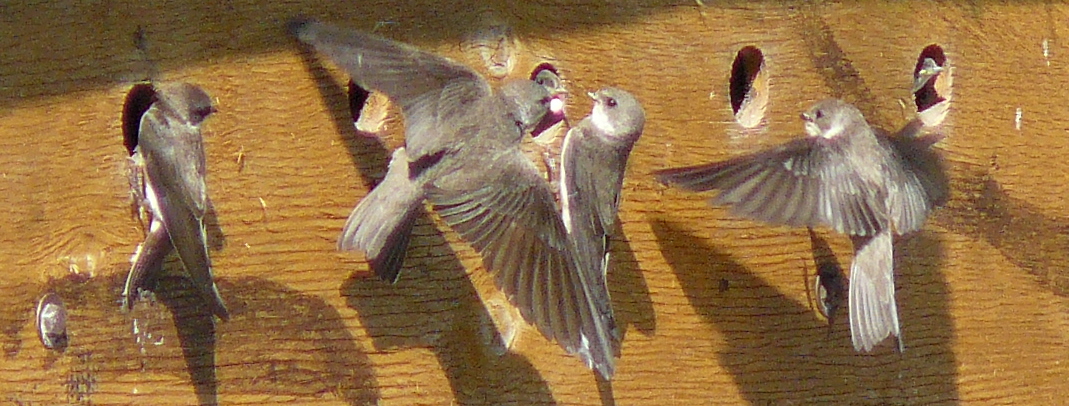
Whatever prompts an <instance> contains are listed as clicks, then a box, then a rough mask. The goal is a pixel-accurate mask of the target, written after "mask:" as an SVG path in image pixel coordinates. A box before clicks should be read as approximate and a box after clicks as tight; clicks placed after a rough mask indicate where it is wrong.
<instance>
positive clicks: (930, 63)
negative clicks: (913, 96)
mask: <svg viewBox="0 0 1069 406" xmlns="http://www.w3.org/2000/svg"><path fill="white" fill-rule="evenodd" d="M942 71H943V67H942V66H939V64H937V63H935V59H932V58H924V61H923V62H921V67H920V69H917V72H916V73H915V74H914V75H913V86H912V87H911V88H910V90H909V92H910V93H917V91H918V90H921V88H922V87H924V85H926V84H928V81H929V80H932V78H934V77H935V76H936V75H938V74H939V73H940V72H942Z"/></svg>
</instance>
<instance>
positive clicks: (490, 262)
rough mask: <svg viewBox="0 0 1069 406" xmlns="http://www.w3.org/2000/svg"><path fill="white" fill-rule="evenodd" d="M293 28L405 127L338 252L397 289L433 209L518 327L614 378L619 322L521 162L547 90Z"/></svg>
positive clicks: (304, 23)
mask: <svg viewBox="0 0 1069 406" xmlns="http://www.w3.org/2000/svg"><path fill="white" fill-rule="evenodd" d="M289 28H290V29H291V31H292V32H293V34H294V36H296V37H297V38H298V39H299V40H300V41H302V42H304V43H307V44H309V45H312V46H313V47H314V48H315V49H316V50H317V51H319V52H321V53H323V54H325V55H327V56H328V57H330V59H331V60H333V61H334V62H335V63H337V64H338V65H340V66H341V67H342V68H343V69H344V70H345V71H346V72H347V73H349V75H350V76H351V77H352V80H353V81H354V82H356V83H357V84H359V85H360V86H362V87H364V88H367V89H372V90H373V91H378V92H382V93H384V94H385V95H386V96H387V97H389V98H390V100H391V101H392V102H394V103H396V104H397V105H399V106H400V107H401V110H402V113H403V114H404V116H405V146H404V148H401V149H398V150H397V151H396V152H395V153H394V154H393V159H392V161H391V162H390V167H389V170H388V171H387V174H386V178H385V179H383V181H382V183H380V184H379V185H378V186H376V187H375V188H374V189H373V190H372V191H371V192H370V193H369V194H368V195H367V196H366V197H365V198H364V199H363V200H362V201H361V202H360V203H359V204H358V205H357V207H356V209H354V210H353V213H352V215H351V216H350V217H349V220H348V221H347V222H346V224H345V227H344V229H343V230H342V234H341V238H340V239H339V241H338V248H339V249H341V250H361V251H364V252H365V253H366V255H367V258H368V262H369V263H370V265H371V267H372V269H373V270H374V271H375V272H376V273H377V274H378V275H379V276H380V277H382V278H383V279H386V280H388V281H392V280H396V278H397V276H398V272H399V271H400V268H401V264H402V262H403V260H404V256H405V249H406V247H407V245H408V238H409V234H410V232H411V228H412V221H413V219H414V218H415V216H416V213H418V210H419V209H420V207H421V206H422V202H423V201H424V200H427V201H430V202H431V204H432V205H433V206H434V209H435V211H436V212H437V213H438V214H439V215H440V216H441V218H442V219H443V220H444V221H445V222H446V223H447V224H448V225H449V226H450V227H452V228H453V229H454V230H456V231H457V232H458V233H459V234H460V235H461V237H463V238H464V239H465V240H466V241H467V242H468V243H470V244H471V245H472V246H473V247H474V248H475V249H476V250H477V251H478V252H479V253H480V254H481V256H482V259H483V265H484V266H485V267H486V268H487V269H488V270H489V271H490V272H492V273H493V274H494V276H495V278H494V280H495V282H496V284H497V286H498V287H499V288H500V289H501V290H503V291H504V292H505V294H506V295H507V296H508V297H509V299H510V300H511V302H512V303H513V304H515V305H516V306H517V307H518V308H519V309H520V311H521V313H522V314H523V316H524V318H525V319H527V320H528V321H529V322H531V323H533V324H535V325H536V326H537V327H538V329H539V330H540V331H541V332H542V334H543V335H545V336H546V337H547V338H550V339H555V340H557V341H558V342H559V343H560V345H561V346H563V347H564V348H565V349H566V350H567V351H568V352H570V353H573V354H577V355H579V357H580V358H581V359H582V360H583V361H585V362H586V363H587V364H588V366H590V367H592V368H593V369H595V370H597V371H598V372H599V373H600V374H601V375H602V376H604V377H606V378H610V377H611V376H612V375H613V372H614V369H615V367H614V363H615V361H614V358H613V356H614V353H615V351H614V348H615V343H613V341H612V338H611V335H610V332H609V331H610V326H612V325H614V322H613V321H612V320H611V319H609V317H611V315H608V316H606V315H603V314H600V312H598V311H597V308H596V306H595V304H594V302H593V300H592V296H593V294H592V293H591V285H590V283H591V282H590V281H588V280H587V279H586V275H585V274H584V273H582V272H578V271H577V265H576V262H575V254H574V248H573V247H572V244H571V242H570V240H569V239H568V236H567V230H566V229H565V227H564V223H563V222H562V220H561V217H560V214H559V213H558V211H557V205H556V203H555V201H554V198H553V194H552V191H551V190H550V188H549V185H548V183H547V182H546V181H545V179H543V178H542V177H541V176H540V175H539V174H538V171H537V169H536V167H535V166H534V164H533V163H532V162H531V161H530V160H529V159H527V158H526V157H524V155H523V154H522V152H521V151H520V141H521V140H522V137H524V136H526V134H527V133H528V132H529V131H531V130H532V129H533V128H535V127H536V126H538V124H539V122H541V121H542V120H543V119H544V118H545V116H546V113H547V111H548V109H549V104H550V102H551V100H552V97H551V94H550V93H549V91H547V90H546V88H545V87H544V86H541V85H539V84H538V83H535V82H533V81H530V80H509V81H506V82H505V83H504V84H503V85H502V86H501V87H500V88H499V89H498V90H496V91H495V90H493V89H492V88H491V86H490V84H489V82H487V81H486V80H485V79H484V78H483V77H481V76H480V75H479V74H477V73H476V72H475V71H474V70H472V69H470V68H468V67H466V66H463V65H460V64H458V63H456V62H453V61H451V60H449V59H446V58H443V57H440V56H437V55H434V54H431V53H429V52H424V51H421V50H419V49H416V48H414V47H411V46H409V45H405V44H402V43H399V42H395V41H390V40H386V39H383V38H380V37H377V36H374V35H370V34H365V33H361V32H357V31H350V30H345V29H341V28H338V27H334V26H331V25H327V24H322V23H318V22H314V21H308V20H295V21H293V22H291V23H290V26H289Z"/></svg>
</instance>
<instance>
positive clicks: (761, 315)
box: [651, 218, 958, 404]
mask: <svg viewBox="0 0 1069 406" xmlns="http://www.w3.org/2000/svg"><path fill="white" fill-rule="evenodd" d="M651 225H652V228H653V232H654V234H655V235H656V238H657V241H658V244H659V245H660V247H661V250H662V251H663V253H664V257H665V259H666V260H667V261H668V264H669V265H670V266H671V267H672V269H673V271H674V272H675V274H676V276H677V277H678V278H679V282H680V285H681V286H682V288H683V291H684V293H685V295H686V297H687V299H688V300H689V301H690V303H691V305H692V306H694V308H695V310H696V311H697V312H698V314H699V315H701V317H702V318H703V319H704V320H705V321H707V322H709V323H710V324H711V325H712V326H713V327H714V328H715V329H716V330H718V332H719V333H720V334H721V335H722V337H723V340H724V341H725V348H723V349H722V350H721V351H720V352H719V354H718V357H719V360H720V364H721V366H722V367H723V368H725V369H726V370H728V371H729V372H730V373H731V374H732V375H733V376H734V378H735V382H736V384H737V385H738V387H739V389H740V391H741V392H742V394H743V396H744V397H745V398H746V399H747V401H749V402H750V403H752V404H782V403H799V404H810V403H839V404H884V403H889V404H898V403H933V402H955V400H956V399H958V394H957V393H958V392H957V388H956V387H955V382H956V379H957V377H956V364H955V359H954V353H953V351H952V348H951V338H952V335H953V331H952V323H951V319H950V314H949V308H948V297H947V290H946V282H945V280H944V278H943V276H942V273H941V272H940V266H941V265H942V255H943V253H942V243H941V241H940V240H939V239H938V238H936V237H935V236H934V235H932V234H931V233H929V232H926V231H923V232H920V233H917V234H915V235H913V236H911V237H907V238H905V239H903V240H902V241H900V242H898V243H897V244H896V252H895V261H896V264H897V266H896V269H898V271H899V275H900V278H899V280H898V281H897V283H896V285H897V286H898V287H899V288H901V289H900V290H899V291H898V292H897V297H898V299H899V300H898V303H899V311H900V314H901V320H902V324H903V335H904V336H905V339H906V340H907V341H906V351H905V352H904V353H902V354H897V353H896V351H895V349H894V347H895V345H894V344H893V340H887V341H885V342H884V343H883V344H881V345H880V346H878V347H877V348H876V349H875V350H874V352H873V353H871V354H858V353H855V352H854V349H853V346H852V345H851V342H850V332H849V326H848V325H846V323H845V322H842V323H839V325H838V326H835V327H836V329H835V330H834V331H833V333H832V334H831V335H830V336H828V335H826V325H825V324H824V321H823V320H822V319H821V318H820V317H818V316H817V315H816V314H815V313H814V312H813V311H811V310H809V307H808V306H807V304H805V303H799V302H797V301H795V300H792V299H791V298H788V297H786V296H785V295H783V294H782V293H780V292H779V291H778V290H776V288H775V287H773V286H770V285H769V284H768V283H767V282H765V280H764V279H762V278H761V277H760V276H759V275H758V274H755V273H753V272H752V271H751V270H749V269H747V268H746V267H745V266H743V265H742V264H740V263H739V262H738V261H736V260H735V259H734V258H733V257H732V255H731V254H728V253H725V252H723V251H722V250H720V249H718V248H716V247H713V246H710V245H709V243H708V241H706V240H705V239H703V238H699V237H696V236H694V235H692V234H690V233H689V232H688V231H687V229H686V227H684V226H681V225H679V224H676V223H673V222H672V221H671V220H668V219H664V218H653V219H651ZM800 276H801V275H800ZM721 280H726V281H728V283H727V284H724V283H723V282H721ZM802 281H803V278H801V277H800V278H799V283H801V282H802ZM724 286H727V287H728V288H727V289H724Z"/></svg>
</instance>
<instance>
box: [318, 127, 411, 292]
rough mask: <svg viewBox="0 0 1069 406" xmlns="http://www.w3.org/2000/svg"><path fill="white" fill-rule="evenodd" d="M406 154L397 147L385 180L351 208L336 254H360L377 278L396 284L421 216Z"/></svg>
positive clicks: (402, 149)
mask: <svg viewBox="0 0 1069 406" xmlns="http://www.w3.org/2000/svg"><path fill="white" fill-rule="evenodd" d="M408 164H409V162H408V155H407V154H406V153H405V149H404V148H403V147H402V148H398V149H397V150H396V151H394V153H393V158H392V159H391V160H390V169H389V170H388V171H387V172H386V179H383V181H382V183H380V184H379V185H378V186H376V187H375V188H374V189H372V190H371V193H369V194H368V195H367V197H364V200H361V201H360V204H358V205H357V206H356V208H355V209H353V213H352V214H351V215H349V220H348V221H346V223H345V228H343V229H342V232H341V236H340V237H339V238H338V250H340V251H356V250H360V251H364V252H365V253H366V254H367V260H368V263H369V264H370V266H371V269H372V270H373V271H374V272H375V274H376V275H378V276H379V278H382V279H383V280H385V281H388V282H391V283H392V282H395V281H397V276H398V275H399V273H400V271H401V265H402V264H403V263H404V260H405V253H406V252H407V251H408V242H409V237H410V235H411V234H412V226H413V225H414V224H415V221H416V218H417V217H419V214H420V213H421V209H422V206H421V203H422V202H423V192H422V191H421V190H420V188H419V187H418V185H417V184H416V183H415V182H413V181H412V179H410V178H409V170H408Z"/></svg>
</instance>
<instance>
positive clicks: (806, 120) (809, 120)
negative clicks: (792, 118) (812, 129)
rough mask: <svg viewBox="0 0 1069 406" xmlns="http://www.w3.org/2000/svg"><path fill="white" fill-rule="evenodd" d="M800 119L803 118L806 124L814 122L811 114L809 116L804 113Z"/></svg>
mask: <svg viewBox="0 0 1069 406" xmlns="http://www.w3.org/2000/svg"><path fill="white" fill-rule="evenodd" d="M799 117H801V119H802V121H805V122H812V121H813V118H812V117H809V114H807V113H802V114H801V115H799Z"/></svg>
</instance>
